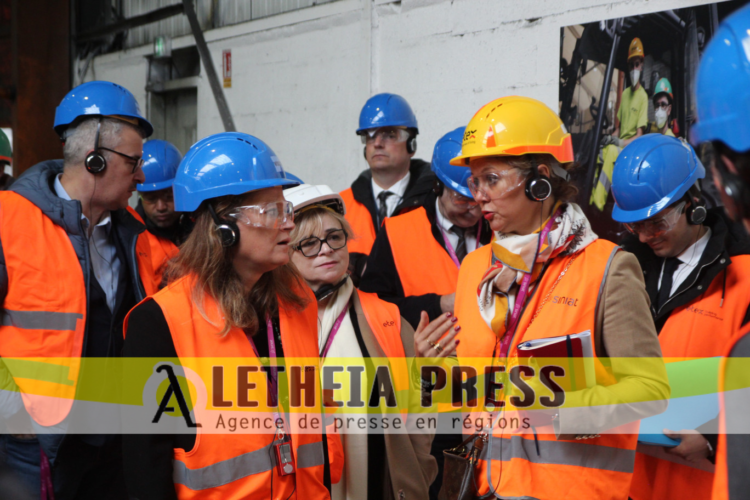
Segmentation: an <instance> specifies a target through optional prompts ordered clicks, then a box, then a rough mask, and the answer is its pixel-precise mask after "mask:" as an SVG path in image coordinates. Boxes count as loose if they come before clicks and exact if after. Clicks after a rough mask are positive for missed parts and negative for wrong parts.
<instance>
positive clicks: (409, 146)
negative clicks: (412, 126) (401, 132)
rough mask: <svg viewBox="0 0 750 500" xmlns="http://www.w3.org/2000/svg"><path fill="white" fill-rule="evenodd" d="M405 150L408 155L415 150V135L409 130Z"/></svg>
mask: <svg viewBox="0 0 750 500" xmlns="http://www.w3.org/2000/svg"><path fill="white" fill-rule="evenodd" d="M406 152H407V153H409V154H410V155H412V154H414V153H416V152H417V136H416V134H414V132H412V131H411V130H409V138H408V139H407V140H406Z"/></svg>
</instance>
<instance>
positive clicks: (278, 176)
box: [172, 132, 300, 212]
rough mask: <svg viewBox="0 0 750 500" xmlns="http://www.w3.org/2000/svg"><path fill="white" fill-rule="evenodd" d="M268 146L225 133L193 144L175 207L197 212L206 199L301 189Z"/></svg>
mask: <svg viewBox="0 0 750 500" xmlns="http://www.w3.org/2000/svg"><path fill="white" fill-rule="evenodd" d="M299 184H300V183H299V182H298V181H295V180H292V179H289V178H287V176H286V174H285V172H284V168H283V167H282V166H281V162H279V159H278V158H277V157H276V154H275V153H274V152H273V151H272V150H271V148H269V147H268V146H267V145H266V143H264V142H263V141H261V140H260V139H258V138H257V137H253V136H252V135H248V134H243V133H240V132H222V133H220V134H214V135H211V136H208V137H206V138H205V139H201V140H200V141H198V142H196V143H195V144H193V146H192V147H191V148H190V150H189V151H188V152H187V154H186V155H185V157H184V158H183V159H182V161H181V162H180V166H179V168H178V169H177V175H176V176H175V179H174V184H173V185H172V189H173V190H174V208H175V210H176V211H178V212H193V211H195V210H197V209H198V207H199V206H200V204H201V203H202V202H203V201H204V200H209V199H211V198H218V197H220V196H226V195H239V194H244V193H247V192H250V191H257V190H258V189H265V188H269V187H274V186H282V187H283V186H297V185H299Z"/></svg>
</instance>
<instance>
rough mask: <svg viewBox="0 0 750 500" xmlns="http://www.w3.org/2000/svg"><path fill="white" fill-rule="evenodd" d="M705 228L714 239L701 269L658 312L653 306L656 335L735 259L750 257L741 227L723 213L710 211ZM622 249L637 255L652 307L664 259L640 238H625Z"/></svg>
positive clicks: (716, 209)
mask: <svg viewBox="0 0 750 500" xmlns="http://www.w3.org/2000/svg"><path fill="white" fill-rule="evenodd" d="M705 225H706V226H707V227H710V228H711V238H710V239H709V240H708V244H707V245H706V249H705V250H704V251H703V255H702V256H701V259H700V261H699V263H698V266H697V267H696V268H695V269H694V270H693V272H692V273H690V275H689V276H688V277H687V278H686V279H685V281H683V282H682V284H681V285H680V286H679V288H678V289H677V291H676V292H675V293H674V295H672V297H670V299H669V300H668V301H667V302H665V303H664V304H662V305H661V307H660V308H659V310H658V311H656V310H655V309H654V307H653V305H652V306H651V313H652V315H653V316H654V323H655V324H656V331H657V333H658V332H660V331H661V329H662V328H663V327H664V324H665V323H666V322H667V319H669V316H670V314H672V311H674V310H675V309H677V308H678V307H681V306H684V305H686V304H688V303H690V302H692V301H693V300H696V299H697V298H698V297H700V295H701V294H703V293H704V291H705V290H706V289H708V287H709V285H710V284H711V282H713V280H714V278H716V277H717V276H719V274H720V273H721V272H722V271H724V269H726V268H727V267H729V265H730V264H731V263H732V257H733V256H735V255H750V238H748V236H747V234H746V233H745V230H744V228H743V227H742V226H741V225H739V224H737V223H734V222H732V221H731V220H730V219H729V218H727V216H726V215H725V214H724V210H723V209H721V208H713V209H710V210H709V211H708V216H707V217H706V222H705ZM621 246H622V247H623V248H624V249H625V250H627V251H628V252H632V253H633V254H635V256H636V258H637V259H638V262H639V263H640V264H641V268H642V269H643V277H644V279H645V280H646V291H647V292H648V296H649V299H651V303H652V304H653V303H654V301H655V300H656V297H657V295H658V287H659V275H660V274H661V268H662V264H663V263H664V259H663V258H661V257H657V256H656V254H654V252H653V251H652V250H651V248H650V247H649V246H648V245H647V244H645V243H641V242H640V241H638V237H637V236H633V235H628V236H626V237H625V239H623V241H622V242H621ZM720 278H721V277H720ZM748 314H750V307H749V308H748V311H747V312H746V314H745V319H744V320H743V325H744V324H745V323H747V322H748V320H749V319H750V316H749V315H748Z"/></svg>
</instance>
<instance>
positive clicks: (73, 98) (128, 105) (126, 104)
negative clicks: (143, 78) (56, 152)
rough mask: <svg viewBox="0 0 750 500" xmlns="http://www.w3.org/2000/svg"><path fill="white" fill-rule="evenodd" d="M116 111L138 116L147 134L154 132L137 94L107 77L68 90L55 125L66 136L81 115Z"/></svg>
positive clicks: (116, 112) (118, 113)
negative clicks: (142, 111) (136, 97)
mask: <svg viewBox="0 0 750 500" xmlns="http://www.w3.org/2000/svg"><path fill="white" fill-rule="evenodd" d="M112 115H118V116H124V117H126V118H135V119H136V120H138V122H139V124H140V126H141V128H142V129H143V132H144V133H145V136H146V137H149V136H150V135H151V134H153V133H154V127H153V126H152V125H151V123H149V121H148V120H146V119H145V118H144V117H143V116H142V115H141V110H140V108H139V107H138V101H136V100H135V97H133V94H131V93H130V91H129V90H128V89H126V88H125V87H121V86H120V85H117V84H116V83H112V82H103V81H94V82H87V83H84V84H81V85H79V86H78V87H76V88H74V89H73V90H71V91H70V92H68V94H67V95H66V96H65V97H63V100H62V101H61V102H60V105H59V106H58V107H57V110H56V111H55V125H54V129H55V132H56V133H57V135H59V136H60V137H63V133H64V132H65V129H67V128H68V126H70V125H71V124H73V123H74V122H75V121H76V120H78V119H79V118H81V117H85V116H92V117H93V116H112Z"/></svg>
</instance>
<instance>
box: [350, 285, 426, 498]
mask: <svg viewBox="0 0 750 500" xmlns="http://www.w3.org/2000/svg"><path fill="white" fill-rule="evenodd" d="M352 298H353V299H354V310H355V312H356V313H357V320H358V322H359V328H360V330H361V332H362V339H363V340H364V342H365V346H366V347H367V351H368V352H369V353H370V356H372V357H383V358H384V357H386V356H385V353H384V352H383V349H382V348H381V347H380V344H379V343H378V341H377V339H376V338H375V335H374V334H373V333H372V330H371V329H370V326H369V325H368V324H367V318H366V317H365V313H364V311H363V310H362V304H361V302H360V301H359V296H358V295H357V293H353V294H352ZM401 341H402V342H403V344H404V353H405V354H406V357H407V358H411V357H414V355H415V353H414V329H413V328H412V327H411V325H410V324H409V322H408V321H406V320H405V319H403V318H401ZM433 438H434V434H396V433H389V434H385V449H386V460H388V466H387V467H386V483H387V484H388V485H389V486H390V487H389V488H385V495H384V500H390V499H397V500H401V499H419V500H421V499H425V498H428V497H429V489H430V485H431V484H432V482H433V481H434V480H435V477H436V476H437V462H436V461H435V458H434V457H433V456H432V455H430V447H431V446H432V439H433Z"/></svg>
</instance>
